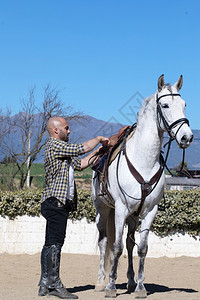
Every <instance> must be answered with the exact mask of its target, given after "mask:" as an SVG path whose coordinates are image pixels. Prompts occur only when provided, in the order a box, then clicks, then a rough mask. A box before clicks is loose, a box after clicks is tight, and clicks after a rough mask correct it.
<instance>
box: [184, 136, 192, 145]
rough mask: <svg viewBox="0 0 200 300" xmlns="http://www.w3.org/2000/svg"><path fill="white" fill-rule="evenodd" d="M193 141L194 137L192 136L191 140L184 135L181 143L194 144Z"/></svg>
mask: <svg viewBox="0 0 200 300" xmlns="http://www.w3.org/2000/svg"><path fill="white" fill-rule="evenodd" d="M192 141H193V135H192V136H191V138H188V137H187V135H183V136H182V138H181V142H182V143H187V142H188V143H192Z"/></svg>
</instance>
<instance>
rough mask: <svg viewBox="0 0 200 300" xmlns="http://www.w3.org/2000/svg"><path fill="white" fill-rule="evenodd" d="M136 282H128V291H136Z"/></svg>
mask: <svg viewBox="0 0 200 300" xmlns="http://www.w3.org/2000/svg"><path fill="white" fill-rule="evenodd" d="M135 287H136V284H127V291H128V292H129V293H132V292H134V291H135Z"/></svg>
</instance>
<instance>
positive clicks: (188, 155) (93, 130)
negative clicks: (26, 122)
mask: <svg viewBox="0 0 200 300" xmlns="http://www.w3.org/2000/svg"><path fill="white" fill-rule="evenodd" d="M34 117H35V126H34V128H32V129H31V130H32V135H33V137H32V141H31V143H34V136H35V135H36V133H37V130H38V127H39V117H38V115H35V116H34ZM12 118H15V119H18V118H19V115H15V116H13V117H12ZM68 123H69V127H70V131H71V133H70V140H69V142H72V143H73V142H75V143H81V142H84V141H86V140H89V139H91V138H94V137H96V136H98V135H103V136H108V137H109V136H111V135H113V134H115V133H117V132H118V131H119V129H120V128H121V127H123V126H125V125H127V124H119V123H108V122H105V121H102V120H98V119H95V118H93V117H91V116H89V115H86V116H84V117H83V118H81V119H79V120H74V119H71V120H69V121H68ZM193 134H194V140H193V142H192V144H191V145H190V147H189V148H187V149H186V151H185V161H186V162H187V165H188V168H189V169H192V170H197V169H200V130H193ZM19 135H20V133H19V130H18V129H13V133H12V134H10V135H9V136H8V141H7V143H10V144H11V143H12V142H13V141H14V144H15V147H16V149H17V150H18V151H19V150H20V148H22V145H21V144H20V139H19V140H17V138H18V136H19ZM47 136H48V135H47V134H46V135H45V137H44V138H47ZM17 141H18V142H17ZM167 141H168V137H167V134H165V135H164V140H163V144H165V143H166V142H167ZM166 149H167V146H166V147H165V149H164V148H163V150H164V152H165V153H166ZM182 155H183V154H182V150H181V149H179V148H178V146H177V145H176V142H175V141H173V142H172V145H171V148H170V153H169V157H168V160H167V166H168V167H169V168H173V167H175V166H177V165H179V164H180V162H181V161H182ZM0 159H3V157H2V154H0ZM43 161H44V151H41V153H40V155H38V157H37V159H36V160H35V162H36V163H43Z"/></svg>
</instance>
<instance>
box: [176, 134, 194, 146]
mask: <svg viewBox="0 0 200 300" xmlns="http://www.w3.org/2000/svg"><path fill="white" fill-rule="evenodd" d="M193 137H194V136H193V134H192V133H191V134H184V135H183V136H182V137H181V139H180V142H178V141H177V142H178V145H179V147H180V148H181V149H186V148H187V147H189V146H190V144H191V143H192V141H193Z"/></svg>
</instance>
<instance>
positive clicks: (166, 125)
mask: <svg viewBox="0 0 200 300" xmlns="http://www.w3.org/2000/svg"><path fill="white" fill-rule="evenodd" d="M167 96H172V97H173V96H180V97H181V95H180V94H166V95H162V96H160V97H158V94H157V98H156V102H157V119H158V124H159V127H160V128H161V126H160V119H161V120H162V121H163V124H164V126H165V129H166V131H167V133H168V134H169V136H170V138H171V139H172V140H174V139H176V136H177V133H178V132H179V130H180V129H181V127H182V126H183V124H185V123H186V124H188V126H189V120H188V119H186V118H180V119H178V120H176V121H175V122H173V123H172V124H170V125H169V124H168V122H167V121H166V119H165V117H164V115H163V113H162V109H161V106H160V103H159V100H160V99H161V98H163V97H167ZM159 117H160V118H159ZM178 124H180V126H179V128H178V129H177V131H176V134H175V135H174V134H172V131H171V130H172V128H174V127H175V126H176V125H178Z"/></svg>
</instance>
